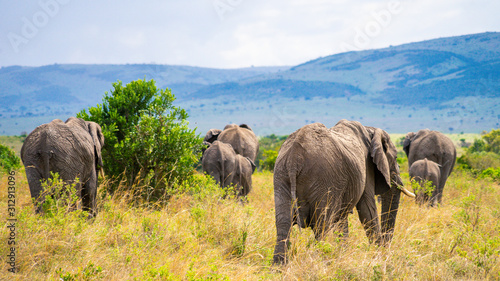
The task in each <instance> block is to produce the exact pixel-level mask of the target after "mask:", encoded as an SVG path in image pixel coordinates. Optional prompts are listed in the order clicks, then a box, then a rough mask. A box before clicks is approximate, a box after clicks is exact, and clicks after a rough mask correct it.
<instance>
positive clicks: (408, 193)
mask: <svg viewBox="0 0 500 281" xmlns="http://www.w3.org/2000/svg"><path fill="white" fill-rule="evenodd" d="M399 189H401V191H402V192H403V193H404V194H405V195H406V196H408V197H411V198H415V194H414V193H413V192H410V191H408V189H406V188H405V187H404V185H401V186H400V187H399Z"/></svg>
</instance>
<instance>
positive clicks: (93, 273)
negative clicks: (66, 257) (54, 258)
mask: <svg viewBox="0 0 500 281" xmlns="http://www.w3.org/2000/svg"><path fill="white" fill-rule="evenodd" d="M101 272H102V268H101V267H100V266H95V265H94V264H93V263H92V262H88V263H87V265H86V266H85V267H84V268H81V267H78V271H77V272H76V273H71V272H64V271H63V269H62V268H59V269H58V270H57V271H56V273H57V274H58V275H59V278H60V279H61V280H63V281H76V280H94V279H96V278H97V277H99V274H100V273H101Z"/></svg>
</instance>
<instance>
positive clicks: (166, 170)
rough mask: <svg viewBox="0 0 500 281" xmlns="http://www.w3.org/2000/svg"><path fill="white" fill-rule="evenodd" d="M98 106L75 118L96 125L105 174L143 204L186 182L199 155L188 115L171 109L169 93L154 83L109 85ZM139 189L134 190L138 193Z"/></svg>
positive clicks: (173, 107) (197, 140) (199, 145)
mask: <svg viewBox="0 0 500 281" xmlns="http://www.w3.org/2000/svg"><path fill="white" fill-rule="evenodd" d="M113 87H114V89H113V90H112V91H111V94H109V93H107V92H106V94H105V96H104V98H103V103H102V104H98V105H97V106H95V107H91V108H89V109H88V113H87V112H86V111H85V110H82V111H81V112H80V113H78V115H77V116H78V117H80V118H83V119H85V120H89V121H94V122H96V123H98V124H100V125H101V127H102V131H103V135H104V138H105V141H104V142H105V145H104V148H103V152H102V156H103V162H104V171H105V173H106V174H107V175H108V176H109V177H111V178H112V179H114V180H115V181H114V184H111V185H110V186H109V187H108V189H110V190H108V191H110V192H114V191H115V190H116V188H117V186H118V182H119V181H125V182H124V184H125V188H130V189H131V188H132V187H133V188H134V192H137V191H138V192H139V193H140V195H141V196H142V197H143V198H144V199H146V200H147V201H149V200H152V199H158V198H160V197H161V196H164V195H165V194H166V193H168V189H170V188H172V187H174V186H176V185H177V184H179V183H182V182H183V181H185V180H188V179H189V178H190V177H191V175H192V173H193V166H194V164H196V163H197V161H198V159H199V157H200V151H201V139H200V138H199V137H198V136H196V134H195V130H190V129H189V128H188V122H187V120H186V119H187V117H188V114H187V112H186V111H185V110H184V109H181V108H179V107H176V106H173V102H174V100H175V97H174V95H173V94H172V93H171V92H170V90H169V89H165V90H163V89H158V88H157V87H156V85H155V81H154V80H150V81H145V80H137V81H132V82H130V83H129V84H127V85H126V86H125V87H124V86H122V82H121V81H118V82H117V83H113ZM138 189H139V190H138Z"/></svg>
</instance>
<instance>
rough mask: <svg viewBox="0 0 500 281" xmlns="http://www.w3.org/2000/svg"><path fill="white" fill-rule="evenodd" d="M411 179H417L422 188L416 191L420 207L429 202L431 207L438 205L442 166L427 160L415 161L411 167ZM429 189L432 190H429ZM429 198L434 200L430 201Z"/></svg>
mask: <svg viewBox="0 0 500 281" xmlns="http://www.w3.org/2000/svg"><path fill="white" fill-rule="evenodd" d="M410 178H413V179H415V181H416V182H417V183H418V184H419V186H420V187H419V188H417V190H415V194H416V200H417V202H418V203H419V204H420V205H421V204H424V203H425V202H429V206H436V205H437V203H438V202H437V196H436V193H437V188H436V186H437V185H438V184H439V181H440V178H441V170H440V166H439V165H438V164H437V163H436V162H434V161H431V160H428V159H427V158H424V159H422V160H418V161H415V162H414V163H413V164H412V165H411V167H410ZM428 183H430V186H429V184H428ZM428 187H429V188H430V189H431V190H427V188H428ZM429 195H431V196H429ZM429 197H430V198H432V200H431V201H429Z"/></svg>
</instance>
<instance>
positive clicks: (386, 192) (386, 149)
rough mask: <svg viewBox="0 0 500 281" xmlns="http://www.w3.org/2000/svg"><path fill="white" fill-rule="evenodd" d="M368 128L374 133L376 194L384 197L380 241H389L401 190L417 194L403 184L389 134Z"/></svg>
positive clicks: (373, 151) (372, 151) (410, 194)
mask: <svg viewBox="0 0 500 281" xmlns="http://www.w3.org/2000/svg"><path fill="white" fill-rule="evenodd" d="M367 129H368V131H369V132H371V134H372V137H371V145H370V155H371V158H372V159H373V163H374V164H375V166H376V169H374V174H375V195H380V196H381V199H382V215H381V226H382V229H381V231H382V236H381V241H380V242H381V243H387V242H390V241H391V239H392V234H393V232H394V226H395V224H396V216H397V212H398V207H399V201H400V193H401V191H402V192H403V193H404V194H405V195H407V196H409V197H415V194H413V193H411V192H410V191H408V190H406V188H404V186H403V180H402V179H401V176H400V170H399V165H398V163H397V160H396V158H397V150H396V147H395V146H394V144H393V143H392V141H391V139H390V136H389V134H387V132H386V131H384V130H381V129H378V128H373V127H367Z"/></svg>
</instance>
